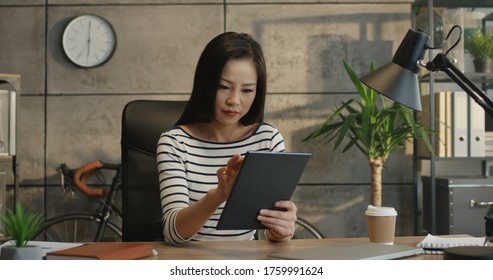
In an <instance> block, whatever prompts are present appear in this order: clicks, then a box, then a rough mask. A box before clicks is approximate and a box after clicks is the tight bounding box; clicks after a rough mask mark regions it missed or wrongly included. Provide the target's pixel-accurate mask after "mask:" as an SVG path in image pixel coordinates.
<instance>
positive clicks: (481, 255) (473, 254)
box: [443, 246, 493, 260]
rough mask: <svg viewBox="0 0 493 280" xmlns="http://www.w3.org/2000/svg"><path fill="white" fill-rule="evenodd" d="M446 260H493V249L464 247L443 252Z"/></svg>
mask: <svg viewBox="0 0 493 280" xmlns="http://www.w3.org/2000/svg"><path fill="white" fill-rule="evenodd" d="M443 259H444V260H493V247H478V246H464V247H453V248H446V249H445V250H443Z"/></svg>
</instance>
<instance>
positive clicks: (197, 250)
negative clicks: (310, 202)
mask: <svg viewBox="0 0 493 280" xmlns="http://www.w3.org/2000/svg"><path fill="white" fill-rule="evenodd" d="M423 238H424V236H409V237H396V239H395V244H401V245H409V246H416V244H418V243H419V242H420V241H421V240H423ZM355 242H368V238H327V239H296V240H291V241H288V242H270V241H266V240H255V241H198V242H189V243H186V244H183V245H178V246H174V245H168V244H165V243H158V242H156V243H152V245H153V246H154V250H156V251H157V252H158V255H157V256H152V257H149V258H147V259H150V260H262V259H267V255H268V254H271V253H274V252H287V251H294V250H300V249H308V248H313V247H321V246H329V245H335V244H344V243H355ZM406 259H415V260H429V259H435V260H436V259H443V256H441V255H425V254H422V255H418V256H413V257H409V258H406Z"/></svg>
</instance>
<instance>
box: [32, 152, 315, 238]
mask: <svg viewBox="0 0 493 280" xmlns="http://www.w3.org/2000/svg"><path fill="white" fill-rule="evenodd" d="M104 170H110V171H114V172H115V175H114V176H113V178H112V182H111V185H109V186H103V187H94V186H91V187H89V186H88V185H87V180H88V179H89V178H91V177H93V176H94V175H96V174H101V173H102V171H104ZM57 171H58V173H59V174H60V180H61V187H62V190H63V191H64V192H68V193H70V194H73V193H74V187H75V188H77V189H79V190H80V191H81V192H82V193H84V194H85V195H87V196H90V197H101V198H102V199H101V201H100V205H99V208H98V209H97V210H96V211H95V213H71V214H64V215H61V216H57V217H54V218H50V219H48V220H46V222H45V224H44V227H43V228H42V229H41V230H40V232H39V233H38V234H37V237H36V238H35V240H45V241H52V242H99V241H122V230H121V227H120V226H118V225H116V224H115V223H113V222H111V221H110V218H111V217H113V216H114V213H116V216H117V217H119V219H121V218H122V209H121V207H120V206H119V205H118V204H117V203H116V202H115V198H116V197H117V194H118V192H119V191H121V186H122V182H121V164H111V163H105V162H102V161H99V160H95V161H92V162H89V163H87V164H85V165H84V166H82V167H79V168H75V169H71V168H69V167H68V166H67V165H66V164H65V163H62V164H60V165H59V166H58V167H57ZM102 182H103V184H104V185H106V181H105V180H102ZM66 183H67V184H66ZM293 238H297V239H312V238H315V239H323V238H325V237H324V235H323V234H322V233H321V232H320V231H319V230H318V229H317V228H315V227H314V226H313V225H311V224H310V223H309V222H308V221H306V220H305V219H303V218H301V217H298V219H297V221H296V230H295V234H294V236H293Z"/></svg>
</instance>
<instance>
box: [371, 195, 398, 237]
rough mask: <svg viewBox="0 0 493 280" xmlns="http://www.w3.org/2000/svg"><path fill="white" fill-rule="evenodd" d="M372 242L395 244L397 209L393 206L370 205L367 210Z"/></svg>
mask: <svg viewBox="0 0 493 280" xmlns="http://www.w3.org/2000/svg"><path fill="white" fill-rule="evenodd" d="M365 214H366V220H367V222H368V237H369V238H370V242H373V243H382V244H389V245H392V244H394V235H395V220H396V218H397V211H395V209H394V208H392V207H374V206H372V205H369V206H368V209H367V210H366V212H365Z"/></svg>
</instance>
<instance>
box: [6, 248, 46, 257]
mask: <svg viewBox="0 0 493 280" xmlns="http://www.w3.org/2000/svg"><path fill="white" fill-rule="evenodd" d="M42 258H43V252H42V250H41V247H40V246H29V245H28V246H25V247H16V246H4V247H2V251H1V259H2V260H41V259H42Z"/></svg>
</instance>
